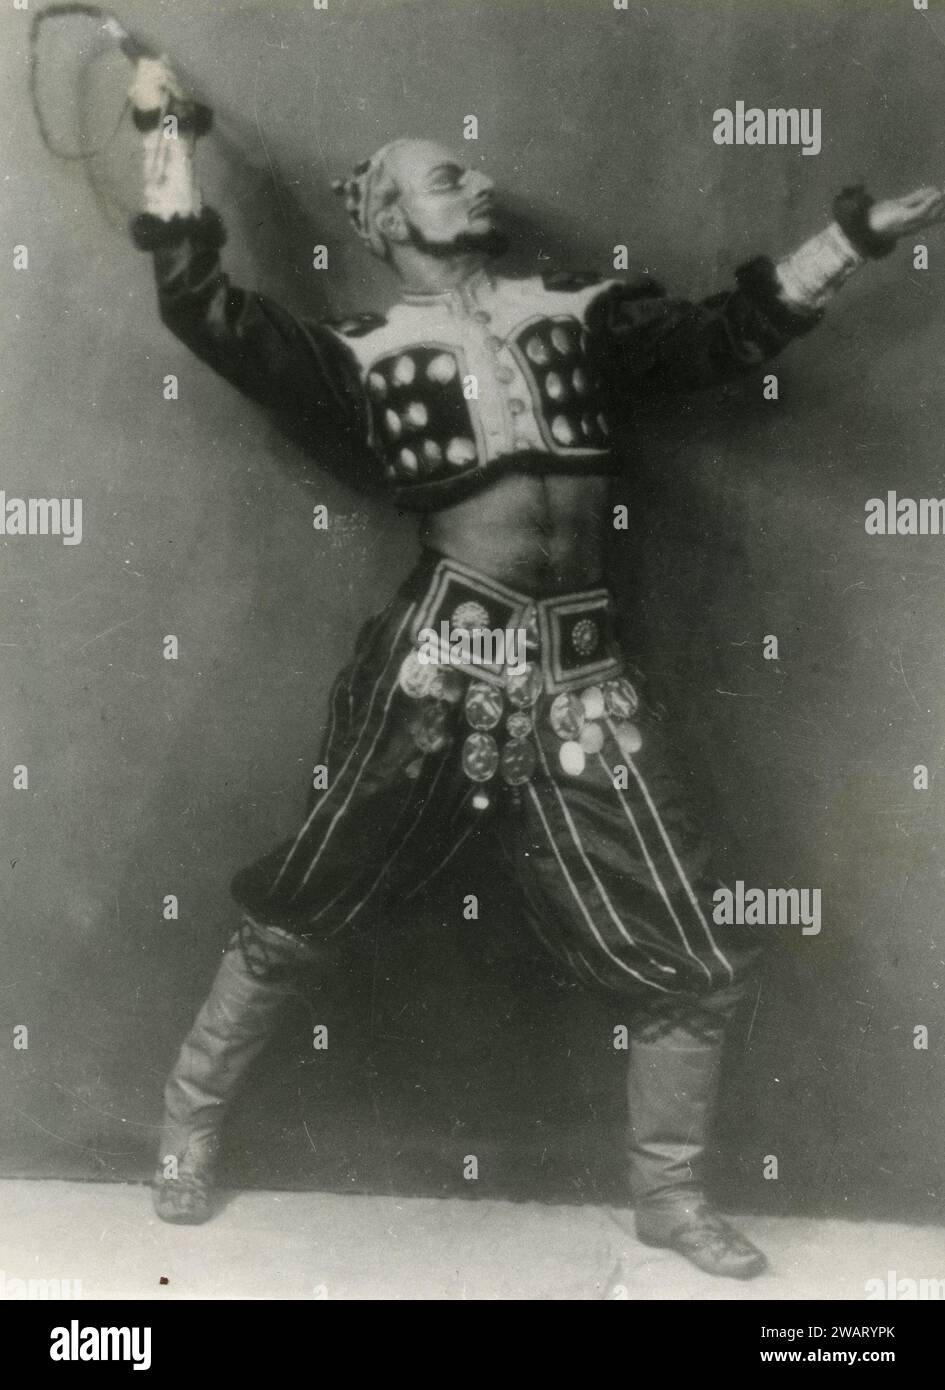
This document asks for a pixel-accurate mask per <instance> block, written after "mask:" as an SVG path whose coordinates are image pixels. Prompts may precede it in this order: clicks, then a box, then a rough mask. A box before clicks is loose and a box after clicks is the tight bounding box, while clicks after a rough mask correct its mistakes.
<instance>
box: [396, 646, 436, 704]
mask: <svg viewBox="0 0 945 1390" xmlns="http://www.w3.org/2000/svg"><path fill="white" fill-rule="evenodd" d="M436 677H437V668H436V667H435V666H433V665H432V664H431V663H430V662H428V661H421V660H420V656H419V653H417V652H415V651H409V652H408V653H407V655H406V656H405V657H404V659H403V661H402V662H401V663H400V672H399V674H398V676H397V680H398V682H399V684H400V688H401V690H402V691H403V692H404V694H405V695H409V696H410V698H411V700H423V699H425V698H426V696H428V695H430V694H432V692H433V686H434V683H435V682H436Z"/></svg>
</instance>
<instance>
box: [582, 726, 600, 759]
mask: <svg viewBox="0 0 945 1390" xmlns="http://www.w3.org/2000/svg"><path fill="white" fill-rule="evenodd" d="M578 742H579V743H580V745H581V747H582V748H583V749H584V752H585V753H599V752H600V750H601V749H602V748H603V746H604V731H603V729H602V728H601V726H600V725H599V724H585V725H584V728H583V729H582V730H581V736H580V738H579V739H578Z"/></svg>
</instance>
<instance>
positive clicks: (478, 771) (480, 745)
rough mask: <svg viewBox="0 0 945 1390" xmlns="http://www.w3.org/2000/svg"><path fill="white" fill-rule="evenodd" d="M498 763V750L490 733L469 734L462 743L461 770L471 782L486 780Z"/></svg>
mask: <svg viewBox="0 0 945 1390" xmlns="http://www.w3.org/2000/svg"><path fill="white" fill-rule="evenodd" d="M498 765H499V750H498V748H497V747H496V742H495V739H494V738H493V737H492V735H491V734H469V735H468V737H467V738H466V741H465V743H464V744H463V771H464V772H465V774H466V776H467V777H468V778H469V780H470V781H471V782H488V780H489V778H490V777H492V776H494V775H495V770H496V768H497V767H498Z"/></svg>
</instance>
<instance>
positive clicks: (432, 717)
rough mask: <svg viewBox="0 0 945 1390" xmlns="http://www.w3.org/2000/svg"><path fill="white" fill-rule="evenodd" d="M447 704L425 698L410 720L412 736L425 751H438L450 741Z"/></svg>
mask: <svg viewBox="0 0 945 1390" xmlns="http://www.w3.org/2000/svg"><path fill="white" fill-rule="evenodd" d="M446 709H447V707H446V705H443V704H440V702H439V701H438V700H425V701H424V702H423V704H422V705H421V706H420V710H419V712H418V713H417V714H416V715H415V716H414V717H413V719H411V721H410V736H411V738H412V739H413V741H414V743H415V744H416V746H417V747H418V748H419V749H421V751H422V752H424V753H438V752H439V751H440V749H441V748H445V747H446V745H447V744H448V743H449V741H450V737H449V732H448V730H447V727H446Z"/></svg>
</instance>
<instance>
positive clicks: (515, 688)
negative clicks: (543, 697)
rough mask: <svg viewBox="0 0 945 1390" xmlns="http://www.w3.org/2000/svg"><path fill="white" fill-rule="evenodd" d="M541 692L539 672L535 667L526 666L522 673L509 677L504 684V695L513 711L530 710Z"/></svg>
mask: <svg viewBox="0 0 945 1390" xmlns="http://www.w3.org/2000/svg"><path fill="white" fill-rule="evenodd" d="M541 692H542V680H541V671H540V670H539V669H538V667H537V666H526V667H525V670H524V671H521V672H519V673H517V674H516V675H514V676H509V677H508V679H507V680H506V683H505V693H506V695H507V696H508V698H509V704H510V705H511V706H512V708H513V709H530V708H531V707H532V705H533V704H534V703H535V701H536V700H537V699H538V697H539V695H540V694H541Z"/></svg>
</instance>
